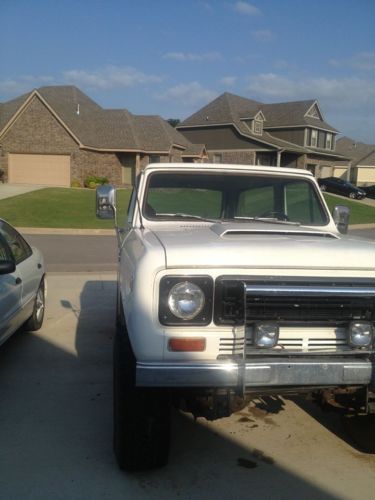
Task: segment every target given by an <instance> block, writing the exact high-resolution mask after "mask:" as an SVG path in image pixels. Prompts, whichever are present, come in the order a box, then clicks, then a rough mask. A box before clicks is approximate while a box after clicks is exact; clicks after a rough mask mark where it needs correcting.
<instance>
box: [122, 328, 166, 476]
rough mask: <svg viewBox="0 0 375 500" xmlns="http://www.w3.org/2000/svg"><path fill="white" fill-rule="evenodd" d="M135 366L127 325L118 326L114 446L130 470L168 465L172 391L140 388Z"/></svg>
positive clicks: (124, 466) (125, 467) (123, 463)
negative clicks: (170, 393)
mask: <svg viewBox="0 0 375 500" xmlns="http://www.w3.org/2000/svg"><path fill="white" fill-rule="evenodd" d="M135 366H136V361H135V357H134V354H133V352H132V349H131V345H130V341H129V338H128V336H127V334H126V331H125V328H124V327H122V328H121V329H120V328H117V332H116V336H115V342H114V365H113V403H114V405H113V406H114V414H113V420H114V434H113V445H114V452H115V456H116V459H117V463H118V465H119V467H120V468H121V469H124V470H127V471H137V470H147V469H153V468H157V467H162V466H163V465H166V464H167V462H168V454H169V442H170V398H169V394H168V393H167V391H166V390H159V389H148V388H137V387H136V386H135Z"/></svg>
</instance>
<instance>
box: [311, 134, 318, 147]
mask: <svg viewBox="0 0 375 500" xmlns="http://www.w3.org/2000/svg"><path fill="white" fill-rule="evenodd" d="M317 145H318V131H317V130H312V131H311V138H310V146H312V147H313V148H316V147H317Z"/></svg>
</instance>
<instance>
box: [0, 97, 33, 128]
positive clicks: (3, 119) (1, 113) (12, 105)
mask: <svg viewBox="0 0 375 500" xmlns="http://www.w3.org/2000/svg"><path fill="white" fill-rule="evenodd" d="M30 94H31V92H28V93H27V94H24V95H21V96H20V97H17V98H16V99H12V100H11V101H8V102H5V103H0V130H2V129H3V128H4V127H5V125H6V124H7V123H8V122H9V120H10V119H11V118H12V116H13V115H14V114H15V113H17V111H18V110H19V109H20V107H21V106H22V105H23V104H24V103H25V102H26V101H27V99H28V98H29V96H30Z"/></svg>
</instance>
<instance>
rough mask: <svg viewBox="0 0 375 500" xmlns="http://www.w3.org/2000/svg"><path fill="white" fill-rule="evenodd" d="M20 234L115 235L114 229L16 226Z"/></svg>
mask: <svg viewBox="0 0 375 500" xmlns="http://www.w3.org/2000/svg"><path fill="white" fill-rule="evenodd" d="M16 229H17V231H19V232H20V233H22V234H42V235H43V234H52V235H54V234H56V235H66V236H75V235H76V236H115V235H116V233H115V230H114V229H69V228H53V227H17V228H16Z"/></svg>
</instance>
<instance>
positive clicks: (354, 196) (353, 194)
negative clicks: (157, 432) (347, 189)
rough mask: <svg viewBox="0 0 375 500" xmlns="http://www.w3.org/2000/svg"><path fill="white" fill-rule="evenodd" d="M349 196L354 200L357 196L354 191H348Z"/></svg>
mask: <svg viewBox="0 0 375 500" xmlns="http://www.w3.org/2000/svg"><path fill="white" fill-rule="evenodd" d="M349 198H351V199H352V200H355V199H356V198H357V195H356V193H353V192H352V193H349Z"/></svg>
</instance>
